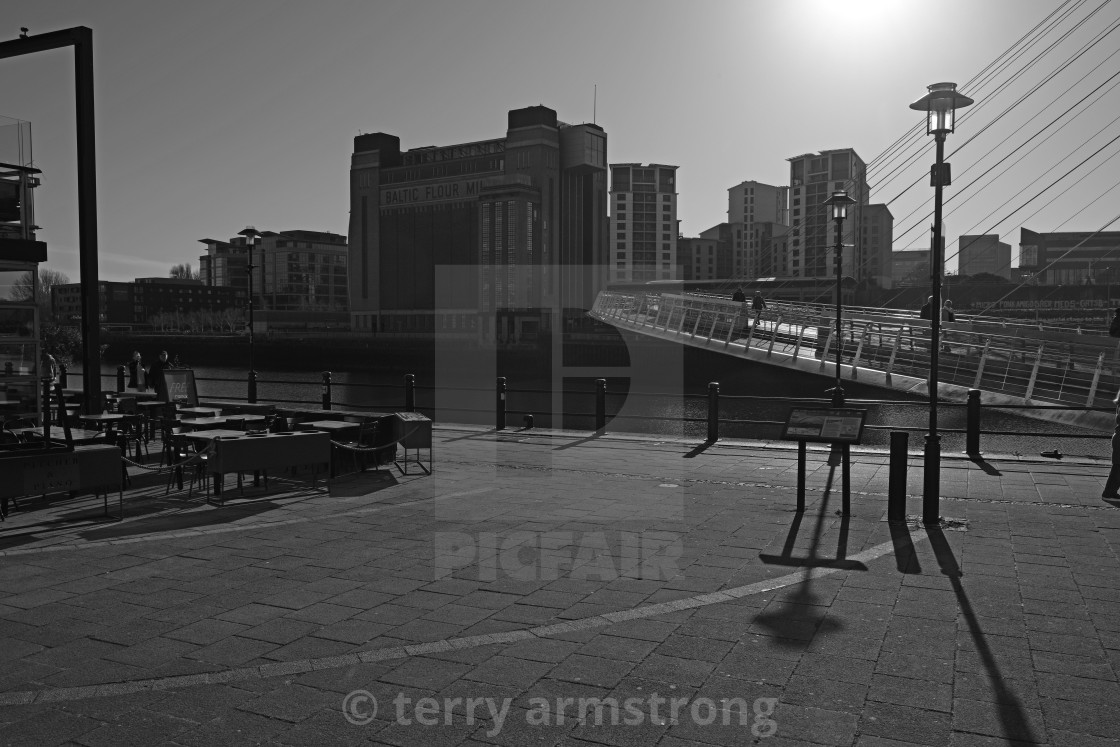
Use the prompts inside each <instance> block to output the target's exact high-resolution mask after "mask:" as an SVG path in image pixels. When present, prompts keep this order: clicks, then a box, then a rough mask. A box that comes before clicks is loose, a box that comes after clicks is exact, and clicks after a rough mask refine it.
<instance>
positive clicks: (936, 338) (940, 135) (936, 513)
mask: <svg viewBox="0 0 1120 747" xmlns="http://www.w3.org/2000/svg"><path fill="white" fill-rule="evenodd" d="M934 138H935V139H936V141H937V162H936V164H935V166H934V170H933V246H932V247H931V248H930V253H929V258H930V295H931V296H932V297H933V300H932V301H930V312H931V313H930V325H929V433H927V434H926V448H925V475H924V480H923V485H922V487H923V490H922V521H923V522H924V523H926V524H936V523H937V522H938V521H940V520H941V509H940V493H941V436H940V435H938V433H937V374H938V371H937V365H938V353H939V352H940V350H941V345H940V342H941V265H942V258H941V256H942V252H941V192H942V183H943V182H944V181H945V179H944V175H945V169H944V167H943V164H944V162H945V133H944V132H936V133H934Z"/></svg>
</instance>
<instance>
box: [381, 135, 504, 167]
mask: <svg viewBox="0 0 1120 747" xmlns="http://www.w3.org/2000/svg"><path fill="white" fill-rule="evenodd" d="M505 152H506V142H505V140H491V141H489V142H485V143H470V144H468V145H452V146H449V147H447V148H430V149H428V150H413V151H409V152H408V153H405V154H404V157H403V159H402V162H403V163H404V165H405V166H419V165H420V164H424V163H439V162H440V161H450V160H453V159H456V158H474V157H477V156H490V155H494V154H495V153H505Z"/></svg>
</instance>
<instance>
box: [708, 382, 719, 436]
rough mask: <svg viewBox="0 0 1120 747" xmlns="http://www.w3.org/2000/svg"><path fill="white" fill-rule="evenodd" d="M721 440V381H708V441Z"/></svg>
mask: <svg viewBox="0 0 1120 747" xmlns="http://www.w3.org/2000/svg"><path fill="white" fill-rule="evenodd" d="M718 440H719V382H718V381H712V382H709V383H708V443H715V442H716V441H718Z"/></svg>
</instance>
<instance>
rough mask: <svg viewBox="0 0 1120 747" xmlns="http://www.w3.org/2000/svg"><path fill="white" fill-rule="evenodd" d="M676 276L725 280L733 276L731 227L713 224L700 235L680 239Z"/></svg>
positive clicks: (723, 224) (685, 278) (691, 278)
mask: <svg viewBox="0 0 1120 747" xmlns="http://www.w3.org/2000/svg"><path fill="white" fill-rule="evenodd" d="M677 266H678V270H677V279H679V280H723V279H727V278H730V277H731V266H732V261H731V227H730V226H729V225H728V224H726V223H720V224H719V225H716V226H712V227H711V228H709V229H708V230H706V231H703V232H701V234H700V236H699V237H698V238H684V237H681V238H680V239H678V240H677Z"/></svg>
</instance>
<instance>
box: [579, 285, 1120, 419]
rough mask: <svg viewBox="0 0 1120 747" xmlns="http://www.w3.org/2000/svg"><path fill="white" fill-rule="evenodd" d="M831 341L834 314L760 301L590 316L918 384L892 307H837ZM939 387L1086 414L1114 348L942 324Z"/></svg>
mask: <svg viewBox="0 0 1120 747" xmlns="http://www.w3.org/2000/svg"><path fill="white" fill-rule="evenodd" d="M843 311H844V313H843V315H842V318H841V324H840V329H841V332H840V339H839V340H837V339H836V321H835V307H833V306H828V305H825V304H810V303H790V302H783V301H768V302H767V307H766V309H765V310H763V311H762V312H761V313H757V314H756V313H755V312H754V311H752V309H751V308H750V303H749V302H746V303H743V302H736V301H731V300H730V299H727V298H720V297H712V296H699V295H692V294H683V295H682V294H669V293H663V294H640V293H632V292H609V291H605V292H603V293H600V294H599V297H598V298H597V300H596V303H595V306H594V308H593V309H592V315H593V316H596V317H597V318H599V319H601V320H602V321H605V322H608V323H611V324H615V325H618V326H621V327H627V328H630V329H633V330H635V331H642V332H646V333H648V334H652V335H655V336H660V337H670V338H687V340H688V341H689V342H690V343H691V344H699V345H703V346H706V347H710V346H713V345H715V346H722V348H724V349H725V350H728V351H729V352H733V353H739V354H743V355H746V356H748V357H754V356H756V355H758V354H760V353H761V354H762V355H763V356H764V357H766V358H770V359H775V360H774V362H778V361H785V362H789V361H790V360H792V361H797V360H799V359H801V358H806V357H813V358H818V359H820V370H821V371H822V372H824V371H826V370H829V372H830V373H829V375H832V374H831V372H833V371H835V369H834V368H831V367H832V366H835V360H836V350H837V346H839V348H840V360H841V375H842V376H843V375H844V374H845V373H847V374H848V376H849V377H850V378H858V375H859V371H860V370H861V369H873V370H876V371H880V372H882V373H885V374H887V375H893V374H899V375H907V376H914V377H916V378H919V379H925V378H927V377H928V375H929V367H930V352H931V351H930V347H931V341H930V322H929V321H928V320H925V319H919V318H918V317H917V316H916V315H915V314H914V313H913V312H910V311H905V310H901V311H900V310H893V309H866V308H853V309H847V308H845V309H843ZM936 344H938V345H939V346H940V355H939V356H938V358H939V360H938V378H939V380H940V381H942V382H944V383H951V384H958V385H961V386H965V387H971V388H976V389H982V390H985V391H989V392H1000V393H1004V394H1007V395H1010V396H1014V397H1018V398H1022V399H1024V400H1027V401H1039V402H1052V403H1056V404H1070V405H1082V406H1087V407H1092V406H1094V405H1095V404H1097V403H1098V402H1099V401H1102V400H1108V399H1111V398H1112V396H1113V394H1114V393H1115V392H1116V391H1117V387H1118V386H1120V344H1118V343H1117V341H1116V340H1113V339H1111V338H1107V337H1098V336H1094V335H1078V334H1071V333H1070V332H1069V331H1068V330H1063V329H1057V328H1051V329H1047V328H1040V327H1039V326H1037V325H1024V324H1016V323H1012V322H1006V323H1005V322H1003V321H1000V320H993V319H987V318H975V317H968V318H962V320H961V321H954V322H944V323H943V324H942V335H941V338H940V339H939V340H938V341H937V343H936Z"/></svg>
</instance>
